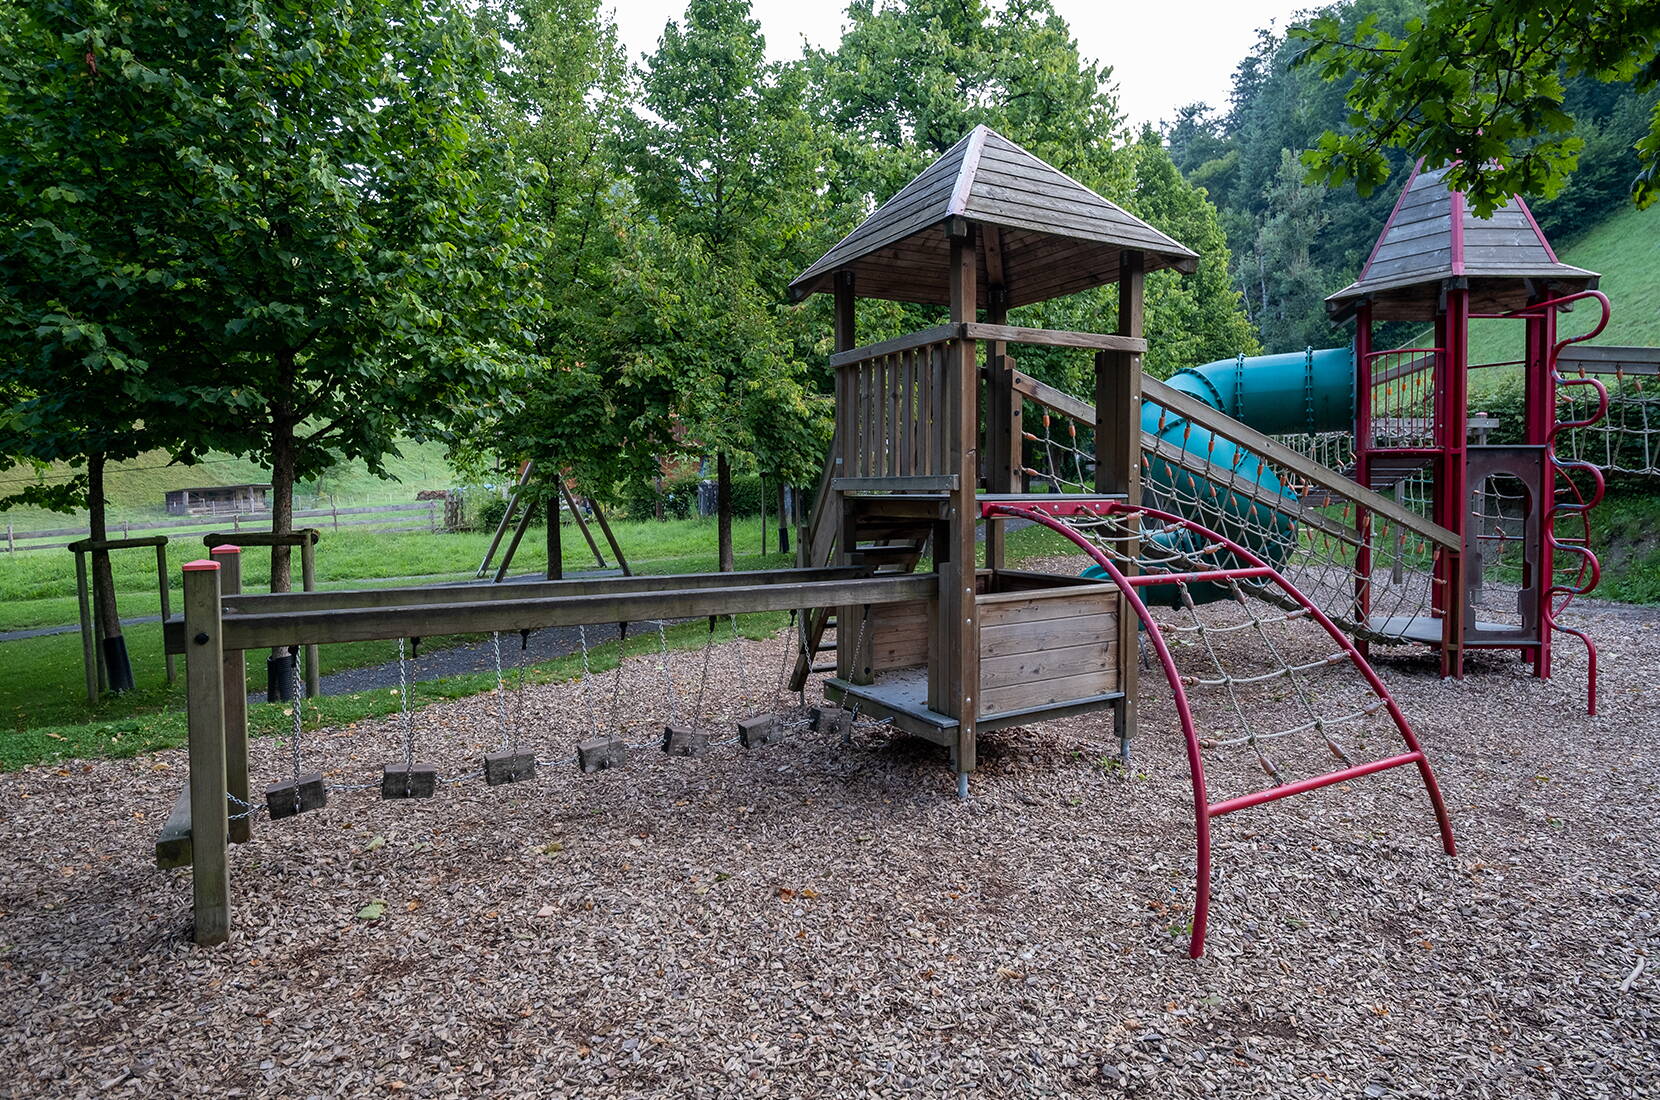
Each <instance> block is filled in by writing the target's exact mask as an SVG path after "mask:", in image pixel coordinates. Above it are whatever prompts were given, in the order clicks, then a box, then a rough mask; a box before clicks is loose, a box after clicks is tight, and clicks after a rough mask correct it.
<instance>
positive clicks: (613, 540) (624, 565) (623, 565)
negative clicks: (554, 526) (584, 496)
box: [588, 497, 634, 577]
mask: <svg viewBox="0 0 1660 1100" xmlns="http://www.w3.org/2000/svg"><path fill="white" fill-rule="evenodd" d="M588 503H589V505H590V506H592V508H593V509H594V522H595V523H597V524H599V530H600V534H602V535H604V536H605V542H606V544H607V545H608V546H610V547H611V556H612V557H614V558H616V559H617V568H618V569H621V570H622V573H623V576H625V577H631V576H633V575H634V571H633V570H632V569H630V568H629V567H628V558H626V557H625V556H624V555H623V551H622V547H621V546H620V545H618V544H617V536H616V535H614V534H612V533H611V524H610V523H608V522H607V521H606V519H605V508H604V507H603V506H602V505H601V504H600V502H599V501H597V500H595V499H594V498H593V497H589V498H588Z"/></svg>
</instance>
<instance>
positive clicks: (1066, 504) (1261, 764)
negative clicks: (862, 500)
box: [986, 500, 1453, 956]
mask: <svg viewBox="0 0 1660 1100" xmlns="http://www.w3.org/2000/svg"><path fill="white" fill-rule="evenodd" d="M986 510H987V514H988V515H991V516H996V515H1003V516H1008V517H1014V518H1023V519H1027V520H1029V521H1031V522H1034V523H1038V524H1042V525H1044V526H1046V527H1049V528H1050V529H1052V530H1054V531H1056V532H1058V533H1060V534H1062V535H1064V536H1065V537H1066V538H1068V539H1069V540H1071V541H1072V542H1073V543H1074V544H1076V545H1077V546H1079V547H1080V548H1082V549H1084V550H1085V551H1086V552H1087V553H1088V554H1089V556H1090V557H1091V558H1092V559H1093V560H1094V561H1095V563H1096V565H1097V567H1098V569H1099V570H1100V572H1101V573H1102V574H1104V575H1105V576H1106V577H1107V578H1109V579H1110V580H1112V581H1113V582H1114V583H1116V584H1117V585H1118V586H1119V589H1120V591H1121V592H1122V593H1123V594H1124V598H1125V600H1126V603H1127V605H1128V609H1129V610H1133V612H1134V613H1135V614H1136V616H1137V617H1138V618H1139V619H1140V621H1141V625H1142V628H1143V630H1144V632H1145V634H1146V638H1147V642H1146V645H1147V647H1148V648H1149V649H1150V650H1151V651H1152V655H1153V656H1154V657H1156V660H1157V663H1158V665H1159V666H1160V667H1161V668H1162V670H1163V672H1164V674H1165V677H1166V679H1167V681H1168V683H1169V686H1170V688H1171V695H1172V703H1173V706H1174V709H1175V712H1176V716H1177V718H1178V719H1179V721H1180V725H1181V729H1182V732H1183V735H1184V738H1185V740H1186V746H1187V754H1188V763H1189V767H1190V770H1191V772H1192V776H1193V792H1194V805H1195V815H1196V819H1197V822H1198V834H1197V844H1198V857H1197V863H1198V880H1197V881H1198V889H1197V897H1196V904H1195V910H1194V923H1193V929H1194V931H1193V940H1192V944H1191V950H1192V952H1193V954H1194V955H1195V956H1197V955H1198V954H1199V952H1200V951H1201V950H1202V949H1203V945H1204V936H1205V921H1206V913H1207V910H1208V905H1209V883H1210V869H1209V862H1210V826H1209V823H1210V821H1211V820H1212V819H1214V818H1216V817H1220V816H1222V815H1224V814H1228V813H1232V812H1233V811H1235V810H1239V809H1244V808H1245V807H1247V806H1254V805H1258V804H1260V803H1263V802H1269V801H1274V800H1276V799H1279V798H1284V797H1286V796H1288V795H1293V794H1298V793H1301V792H1303V791H1308V790H1313V789H1315V788H1318V787H1324V786H1329V785H1331V784H1334V783H1340V782H1344V781H1346V780H1349V779H1353V778H1358V777H1360V776H1363V775H1369V774H1371V773H1373V772H1377V771H1383V770H1386V769H1389V768H1393V767H1398V766H1402V765H1408V764H1411V765H1414V766H1416V767H1417V769H1418V772H1419V775H1420V778H1421V780H1422V782H1423V784H1424V786H1425V788H1426V790H1427V792H1428V794H1429V797H1430V801H1431V804H1432V806H1433V808H1434V811H1435V814H1436V819H1437V822H1438V825H1439V827H1440V829H1441V833H1442V839H1443V845H1444V847H1445V848H1446V850H1447V852H1448V853H1449V854H1451V853H1452V851H1453V841H1452V832H1451V826H1450V824H1449V823H1448V820H1447V816H1446V809H1445V806H1444V805H1443V803H1442V800H1441V796H1440V792H1439V790H1438V789H1437V787H1436V785H1435V779H1434V776H1433V774H1432V772H1431V770H1430V767H1429V763H1428V760H1427V759H1426V757H1425V756H1424V753H1423V751H1422V749H1421V748H1420V746H1419V744H1418V742H1417V739H1416V737H1415V736H1414V735H1413V733H1412V730H1411V728H1410V727H1409V726H1408V725H1407V722H1406V719H1405V718H1404V717H1403V715H1402V714H1401V712H1400V709H1399V708H1398V707H1397V706H1396V705H1395V702H1394V700H1393V699H1392V698H1391V697H1390V695H1389V692H1388V690H1387V688H1386V687H1385V686H1384V684H1383V682H1382V681H1381V680H1380V679H1379V678H1378V676H1377V674H1376V673H1375V672H1374V671H1373V670H1372V669H1371V667H1370V666H1369V665H1367V664H1366V662H1365V661H1364V660H1363V659H1362V658H1361V656H1360V654H1359V653H1358V651H1357V650H1356V649H1355V648H1354V645H1353V644H1352V643H1351V642H1350V641H1349V640H1348V639H1347V638H1346V637H1345V636H1344V634H1343V632H1342V630H1341V629H1340V628H1339V626H1338V625H1337V624H1336V623H1334V622H1333V621H1332V620H1331V619H1330V618H1329V617H1327V616H1326V615H1324V614H1323V613H1322V612H1321V611H1320V610H1319V608H1318V607H1316V606H1315V605H1314V603H1313V602H1312V601H1310V600H1309V599H1308V598H1307V597H1306V596H1305V595H1304V594H1303V593H1301V592H1300V591H1299V589H1298V588H1297V587H1296V586H1294V585H1293V584H1292V583H1291V582H1290V581H1289V580H1288V578H1287V577H1286V576H1285V575H1283V574H1282V573H1280V572H1279V571H1278V570H1276V569H1275V568H1274V567H1273V566H1272V565H1271V564H1270V563H1269V562H1268V561H1267V560H1266V558H1265V557H1264V556H1261V555H1259V554H1256V553H1253V552H1252V551H1251V550H1250V549H1248V548H1247V547H1245V546H1242V545H1240V544H1239V543H1237V542H1234V541H1233V540H1232V539H1229V538H1228V537H1226V536H1225V535H1223V534H1222V533H1220V532H1218V531H1216V530H1213V529H1209V528H1206V527H1205V526H1204V525H1202V524H1199V523H1196V522H1194V521H1192V520H1191V519H1189V518H1187V517H1186V516H1181V515H1176V514H1174V513H1171V512H1167V511H1163V510H1161V509H1156V508H1149V507H1134V506H1129V505H1125V504H1123V503H1121V502H1116V501H1105V500H1095V501H1080V500H1071V501H1055V502H1045V501H1041V500H1038V501H1029V502H1021V503H1019V504H988V505H987V509H986ZM1138 542H1139V543H1141V545H1139V546H1138V545H1137V543H1138ZM1138 571H1139V575H1137V573H1138ZM1126 613H1128V611H1127V612H1126ZM1144 705H1145V704H1144ZM1333 761H1335V762H1336V765H1337V766H1336V767H1335V769H1334V764H1333ZM1213 782H1214V783H1216V785H1218V786H1225V787H1228V788H1231V789H1236V790H1239V791H1240V792H1241V793H1238V794H1235V795H1233V796H1232V797H1229V798H1225V799H1222V800H1217V801H1213V800H1212V799H1211V797H1210V794H1209V789H1210V786H1211V784H1212V783H1213Z"/></svg>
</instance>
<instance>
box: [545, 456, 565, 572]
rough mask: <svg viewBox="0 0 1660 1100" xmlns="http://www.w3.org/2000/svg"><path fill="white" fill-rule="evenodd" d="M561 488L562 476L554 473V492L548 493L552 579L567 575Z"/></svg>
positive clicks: (549, 564) (548, 542)
mask: <svg viewBox="0 0 1660 1100" xmlns="http://www.w3.org/2000/svg"><path fill="white" fill-rule="evenodd" d="M559 489H560V478H559V475H558V474H554V475H553V492H551V493H549V494H548V499H547V504H546V506H545V507H546V509H547V517H548V531H547V547H548V564H547V578H548V580H550V581H557V580H563V579H564V577H565V541H564V529H563V526H562V525H561V524H560V522H559V513H560V507H559Z"/></svg>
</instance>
